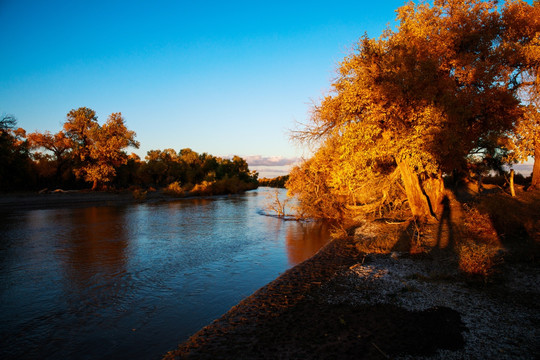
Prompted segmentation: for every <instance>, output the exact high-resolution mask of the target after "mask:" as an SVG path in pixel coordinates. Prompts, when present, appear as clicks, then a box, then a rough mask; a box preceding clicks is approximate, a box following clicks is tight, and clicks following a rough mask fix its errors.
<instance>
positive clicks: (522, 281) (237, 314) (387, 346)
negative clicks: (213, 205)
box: [164, 236, 540, 359]
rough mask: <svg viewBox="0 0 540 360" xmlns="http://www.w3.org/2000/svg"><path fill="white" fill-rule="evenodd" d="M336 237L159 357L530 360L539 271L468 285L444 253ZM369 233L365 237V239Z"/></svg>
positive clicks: (515, 271) (528, 268) (531, 267)
mask: <svg viewBox="0 0 540 360" xmlns="http://www.w3.org/2000/svg"><path fill="white" fill-rule="evenodd" d="M362 240H363V239H362V236H357V237H356V238H352V237H351V238H348V239H338V240H334V241H332V242H331V243H330V244H328V245H327V246H326V247H324V248H323V249H321V250H320V251H319V252H318V253H317V254H316V255H315V256H313V257H312V258H310V259H308V260H306V261H305V262H303V263H301V264H299V265H297V266H296V267H294V268H292V269H290V270H288V271H287V272H285V273H284V274H283V275H281V276H280V277H279V278H277V279H276V280H275V281H273V282H271V283H269V284H268V285H266V286H264V287H263V288H261V289H259V290H258V291H257V292H255V293H254V294H253V295H251V296H249V297H248V298H246V299H244V300H243V301H242V302H240V303H239V304H238V305H237V306H235V307H233V308H232V309H231V310H230V311H229V312H227V313H226V314H225V315H223V316H222V317H221V318H219V319H217V320H215V321H214V322H213V323H212V324H210V325H208V326H206V327H205V328H203V329H202V330H200V331H199V332H197V333H196V334H195V335H193V336H192V337H191V338H190V339H189V340H187V341H186V342H184V343H183V344H181V345H180V346H179V347H178V349H176V350H174V351H171V352H169V353H168V354H166V355H165V357H164V359H325V358H329V359H330V358H340V359H385V358H429V359H447V358H453V359H461V358H470V359H484V358H503V359H504V358H507V359H511V358H512V359H513V358H521V359H533V358H534V356H535V354H537V353H538V343H539V342H538V339H539V331H538V328H539V327H538V324H540V316H539V313H540V312H539V311H538V310H540V308H539V305H538V304H537V303H536V301H535V299H537V298H538V295H540V293H539V290H538V284H539V282H540V275H539V274H540V272H539V271H538V270H539V269H538V265H537V264H536V263H521V264H507V265H506V268H505V270H504V273H503V274H502V275H501V277H500V278H499V279H498V281H497V282H496V283H495V284H478V283H471V282H470V281H469V280H468V279H467V278H464V277H463V276H461V275H460V274H459V272H458V270H457V266H456V264H455V262H454V260H453V259H451V258H449V256H448V255H449V254H448V253H445V252H442V253H433V254H428V255H426V254H422V255H419V256H412V255H408V254H405V253H393V254H378V255H375V254H371V255H367V254H364V253H362V252H360V251H359V250H358V248H357V244H358V241H362ZM364 240H365V239H364Z"/></svg>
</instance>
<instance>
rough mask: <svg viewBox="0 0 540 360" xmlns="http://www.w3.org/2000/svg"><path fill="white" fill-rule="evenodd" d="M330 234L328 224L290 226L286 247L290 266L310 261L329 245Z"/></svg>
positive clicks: (286, 236)
mask: <svg viewBox="0 0 540 360" xmlns="http://www.w3.org/2000/svg"><path fill="white" fill-rule="evenodd" d="M329 238H330V232H329V229H328V226H327V225H326V224H321V223H301V224H299V226H290V227H288V228H287V233H286V235H285V247H286V249H287V258H288V259H289V265H291V266H293V265H296V264H299V263H301V262H302V261H304V260H306V259H309V258H310V257H311V256H313V255H314V254H315V253H316V252H317V251H319V249H320V248H322V247H323V246H324V245H326V244H327V243H328V239H329Z"/></svg>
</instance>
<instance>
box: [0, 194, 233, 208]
mask: <svg viewBox="0 0 540 360" xmlns="http://www.w3.org/2000/svg"><path fill="white" fill-rule="evenodd" d="M214 196H224V195H198V196H195V195H193V196H185V197H175V196H171V195H167V194H166V193H165V192H163V191H162V190H157V191H148V192H145V193H144V196H136V195H134V193H133V192H131V191H129V190H124V191H117V192H112V191H90V190H67V191H63V190H62V191H53V192H46V193H42V194H38V193H35V192H22V193H7V194H0V211H13V210H42V209H58V208H77V207H86V206H119V205H128V204H136V203H157V202H165V201H175V200H179V199H189V198H207V197H214Z"/></svg>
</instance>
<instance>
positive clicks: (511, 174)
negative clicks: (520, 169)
mask: <svg viewBox="0 0 540 360" xmlns="http://www.w3.org/2000/svg"><path fill="white" fill-rule="evenodd" d="M514 173H515V172H514V169H511V170H510V194H511V195H512V197H515V196H516V190H515V188H514Z"/></svg>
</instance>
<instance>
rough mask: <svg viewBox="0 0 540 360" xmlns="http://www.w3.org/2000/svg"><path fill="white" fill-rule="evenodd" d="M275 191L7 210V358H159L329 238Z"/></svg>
mask: <svg viewBox="0 0 540 360" xmlns="http://www.w3.org/2000/svg"><path fill="white" fill-rule="evenodd" d="M273 191H275V190H273V189H268V188H261V189H258V190H255V191H250V192H247V193H245V194H241V195H234V196H227V197H217V198H211V199H184V200H179V201H174V202H167V203H160V204H138V205H130V206H118V207H111V206H103V207H86V208H71V209H47V210H30V211H16V212H11V213H4V214H0V215H1V216H0V309H1V314H2V315H1V316H2V321H1V322H0V358H2V359H37V358H40V359H124V358H130V359H159V358H160V357H161V355H163V354H164V353H165V352H167V351H168V350H172V349H174V348H175V347H176V346H177V345H178V343H180V342H182V341H183V340H186V339H187V338H188V337H189V336H190V335H191V334H193V333H194V332H196V331H197V330H199V329H200V328H201V327H203V326H205V325H207V324H208V323H210V322H211V321H212V320H213V319H215V318H217V317H219V316H220V315H222V314H223V313H225V312H226V311H227V310H228V309H229V308H231V307H232V306H234V305H235V304H237V303H238V302H239V301H240V300H242V299H243V298H244V297H246V296H248V295H250V294H251V293H253V292H254V291H255V290H257V289H258V288H260V287H261V286H263V285H265V284H266V283H268V282H270V281H272V280H273V279H275V278H276V277H277V276H279V274H281V273H283V272H284V271H285V270H286V269H288V268H290V267H292V266H294V265H295V264H297V263H299V262H301V261H303V260H305V259H306V258H308V257H310V256H312V255H313V254H314V253H315V252H317V251H318V249H319V248H320V247H321V246H323V245H324V244H325V243H327V242H328V239H329V236H328V232H327V230H326V229H325V228H324V226H322V225H318V224H314V223H311V224H302V223H299V222H295V221H283V220H280V219H277V218H275V217H272V216H267V214H265V210H264V209H265V205H266V203H267V201H268V200H267V197H268V193H269V192H273ZM280 196H282V197H283V196H284V192H283V191H282V190H281V194H280Z"/></svg>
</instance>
